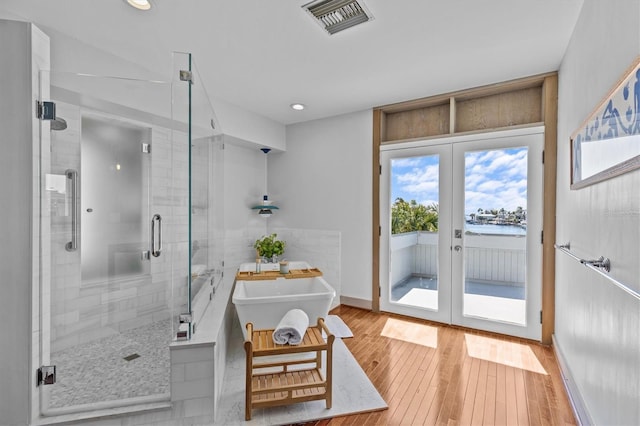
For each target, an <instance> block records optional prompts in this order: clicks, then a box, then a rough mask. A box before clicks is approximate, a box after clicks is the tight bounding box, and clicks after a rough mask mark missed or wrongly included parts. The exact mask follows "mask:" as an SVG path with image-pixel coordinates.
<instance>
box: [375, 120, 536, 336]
mask: <svg viewBox="0 0 640 426" xmlns="http://www.w3.org/2000/svg"><path fill="white" fill-rule="evenodd" d="M543 144H544V133H543V129H542V128H539V127H538V128H528V129H519V130H512V131H504V132H494V133H486V134H483V135H473V136H456V137H451V138H442V139H437V140H428V141H419V142H409V143H405V144H395V145H390V146H386V147H383V148H382V152H381V162H382V174H381V180H380V191H381V196H380V199H381V200H382V201H381V207H380V221H381V226H382V229H381V231H382V232H381V239H380V287H381V288H380V290H381V294H380V307H381V309H382V310H384V311H388V312H394V313H398V314H403V315H409V316H413V317H417V318H423V319H428V320H433V321H438V322H442V323H447V324H455V325H461V326H465V327H470V328H474V329H480V330H487V331H493V332H498V333H503V334H508V335H512V336H519V337H525V338H530V339H535V340H540V336H541V325H540V307H541V281H542V271H541V265H542V245H541V240H540V236H541V231H542V203H543V197H542V177H543V174H542V171H543V165H542V147H543Z"/></svg>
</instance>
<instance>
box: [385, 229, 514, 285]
mask: <svg viewBox="0 0 640 426" xmlns="http://www.w3.org/2000/svg"><path fill="white" fill-rule="evenodd" d="M390 242H391V264H392V268H391V271H392V272H391V274H392V276H391V282H392V285H395V284H397V283H400V282H402V281H404V280H406V279H407V278H409V277H411V276H416V275H418V276H429V277H436V276H437V271H438V234H437V233H432V232H409V233H404V234H395V235H392V237H391V241H390ZM464 254H465V278H466V279H467V280H474V281H486V282H491V283H494V284H503V285H524V282H525V275H526V238H524V237H523V236H511V235H476V234H467V235H465V236H464Z"/></svg>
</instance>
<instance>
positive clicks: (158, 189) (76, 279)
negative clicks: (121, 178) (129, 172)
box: [44, 102, 188, 352]
mask: <svg viewBox="0 0 640 426" xmlns="http://www.w3.org/2000/svg"><path fill="white" fill-rule="evenodd" d="M57 108H58V114H59V115H60V116H62V117H64V118H65V119H66V120H67V126H68V127H67V129H66V130H65V131H62V132H56V133H54V134H53V135H52V138H53V140H52V144H53V145H54V149H53V155H52V164H54V165H55V166H54V168H52V170H51V173H52V174H55V175H61V176H63V175H64V171H65V170H66V169H68V168H76V169H77V168H78V165H79V164H80V134H81V111H80V108H78V107H77V106H74V105H70V104H67V103H63V102H58V105H57ZM171 137H173V138H174V141H175V143H172V141H171ZM152 145H153V150H152V155H153V157H152V161H151V175H152V179H153V187H152V189H151V190H152V206H153V207H152V211H151V212H150V213H151V214H155V213H158V214H160V215H161V216H162V217H163V219H164V220H163V227H164V230H163V238H164V239H165V242H164V250H163V251H164V253H163V254H162V255H161V256H160V257H158V258H155V257H152V258H151V260H150V274H149V275H143V276H138V277H131V278H123V279H118V280H112V279H109V280H105V281H102V282H95V283H81V274H80V267H79V264H80V251H76V252H67V251H66V250H65V249H64V245H65V244H66V242H67V241H68V239H69V235H70V232H71V224H70V220H69V216H68V214H69V213H68V212H69V208H70V206H69V205H68V202H66V201H65V196H64V195H62V196H59V194H56V193H54V192H51V191H47V192H46V193H45V196H46V198H45V199H44V202H45V203H49V206H50V208H49V209H45V210H46V213H47V214H48V215H50V216H51V218H52V220H51V228H52V229H51V240H52V244H51V248H52V249H51V275H50V276H51V342H52V346H51V350H52V351H54V352H55V351H58V350H63V349H66V348H69V347H72V346H74V345H77V344H81V343H86V342H88V341H91V340H95V339H100V338H102V337H105V336H108V335H111V334H114V333H118V332H120V331H124V330H127V329H129V328H132V327H136V326H141V325H145V324H148V323H150V322H155V321H159V320H162V319H165V318H167V317H168V316H169V315H171V310H173V311H176V312H177V311H181V310H182V309H184V305H185V304H186V303H185V302H186V298H187V284H186V276H187V269H186V266H181V265H186V264H187V263H186V262H187V258H188V245H187V240H186V238H184V237H182V240H183V241H181V240H180V238H179V237H178V236H179V235H181V234H180V233H181V232H186V227H187V226H188V207H187V205H188V204H187V202H188V199H187V197H186V191H187V189H188V188H187V185H188V182H187V179H186V176H187V173H188V163H187V162H185V161H182V160H177V159H176V157H178V156H179V155H183V153H184V152H185V151H184V150H185V146H186V136H185V135H184V134H181V133H179V132H173V134H172V132H170V131H169V130H167V129H163V128H158V127H153V128H152ZM172 264H173V265H175V266H172ZM172 273H174V274H175V276H176V277H177V279H176V282H174V283H173V288H172V279H171V277H172ZM181 277H183V278H184V279H181ZM172 300H173V301H174V302H175V303H176V306H173V307H171V306H170V304H171V301H172ZM132 320H135V321H132Z"/></svg>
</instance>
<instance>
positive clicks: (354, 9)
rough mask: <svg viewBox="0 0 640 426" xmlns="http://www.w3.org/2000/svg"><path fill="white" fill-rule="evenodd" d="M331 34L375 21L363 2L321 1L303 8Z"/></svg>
mask: <svg viewBox="0 0 640 426" xmlns="http://www.w3.org/2000/svg"><path fill="white" fill-rule="evenodd" d="M302 8H303V9H305V10H306V11H307V12H309V13H310V14H311V16H313V18H314V20H315V21H316V22H318V24H320V26H322V28H324V29H325V30H326V31H327V32H328V33H329V34H335V33H337V32H339V31H342V30H346V29H347V28H351V27H353V26H355V25H358V24H362V23H363V22H367V21H370V20H372V19H373V16H372V15H371V12H369V10H367V8H366V6H365V5H364V3H362V0H360V1H356V0H319V1H313V2H311V3H308V4H305V5H304V6H302Z"/></svg>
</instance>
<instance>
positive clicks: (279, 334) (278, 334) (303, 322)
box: [273, 309, 309, 345]
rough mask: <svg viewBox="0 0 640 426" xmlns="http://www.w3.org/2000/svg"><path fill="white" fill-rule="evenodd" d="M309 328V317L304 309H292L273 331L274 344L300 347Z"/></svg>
mask: <svg viewBox="0 0 640 426" xmlns="http://www.w3.org/2000/svg"><path fill="white" fill-rule="evenodd" d="M308 327H309V317H308V316H307V314H306V313H305V312H304V311H303V310H302V309H291V310H290V311H289V312H287V313H286V314H285V315H284V317H282V319H281V320H280V322H279V323H278V326H277V327H276V329H275V330H274V331H273V342H274V343H276V344H278V345H286V344H287V343H288V344H290V345H299V344H300V342H302V339H303V338H304V334H305V333H306V332H307V328H308Z"/></svg>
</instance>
